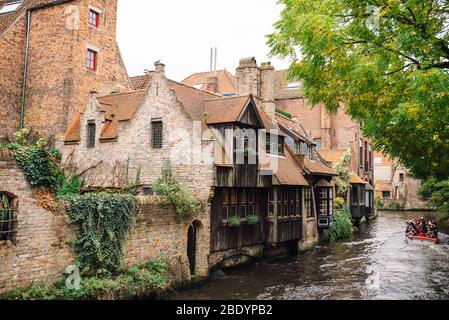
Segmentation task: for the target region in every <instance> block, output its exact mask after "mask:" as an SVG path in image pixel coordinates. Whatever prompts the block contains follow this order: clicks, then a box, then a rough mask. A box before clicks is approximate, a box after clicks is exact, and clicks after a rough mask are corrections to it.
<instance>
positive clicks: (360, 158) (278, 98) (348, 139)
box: [183, 59, 374, 220]
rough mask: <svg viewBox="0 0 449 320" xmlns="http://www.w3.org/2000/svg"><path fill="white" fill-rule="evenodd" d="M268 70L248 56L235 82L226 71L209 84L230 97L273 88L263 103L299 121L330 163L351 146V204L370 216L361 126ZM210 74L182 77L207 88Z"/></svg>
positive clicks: (369, 154)
mask: <svg viewBox="0 0 449 320" xmlns="http://www.w3.org/2000/svg"><path fill="white" fill-rule="evenodd" d="M267 69H272V67H271V66H270V65H268V64H262V66H261V67H260V68H259V67H258V66H257V63H256V62H255V59H253V60H251V59H249V60H247V62H246V65H240V66H239V67H238V68H237V71H236V74H235V76H234V80H233V81H230V80H228V79H229V78H230V77H231V76H232V75H230V74H229V72H227V71H226V78H225V77H223V76H221V77H217V81H218V83H217V84H216V85H212V86H209V87H210V88H216V89H217V90H218V92H220V91H219V90H220V88H226V95H228V96H232V95H235V94H238V93H239V92H241V90H242V89H243V88H244V89H246V90H249V91H250V92H251V93H253V94H254V95H256V96H259V95H260V93H261V91H263V90H264V89H265V91H266V88H270V89H271V90H273V92H272V99H271V100H272V101H264V102H263V103H274V105H275V107H276V108H277V110H278V111H284V112H285V113H287V114H288V115H290V116H291V117H292V118H293V119H296V120H297V121H299V123H300V124H301V126H302V129H303V130H304V132H305V134H306V135H307V137H309V139H310V141H311V143H313V144H314V146H315V148H316V149H317V150H319V154H320V155H321V156H322V157H323V158H324V159H325V160H326V161H328V163H329V164H330V165H334V164H335V163H337V162H339V161H340V160H341V158H342V156H343V154H344V153H345V152H346V150H348V149H350V150H351V154H352V156H351V161H350V170H351V171H352V172H353V177H352V180H351V184H352V190H351V192H350V193H348V202H349V203H350V205H351V211H352V215H353V218H354V219H357V220H358V219H361V218H362V217H363V216H365V213H366V214H367V215H368V216H369V215H371V214H372V213H373V206H374V193H373V190H374V188H373V186H374V166H373V148H372V143H371V141H370V140H369V139H367V138H366V137H364V136H363V134H362V128H361V127H360V125H359V124H357V123H355V122H354V121H352V119H351V118H350V117H349V116H348V115H347V114H346V113H345V112H344V109H343V108H341V109H340V110H339V111H338V112H337V113H336V114H328V113H327V112H326V109H325V106H324V105H323V104H318V105H316V106H314V107H313V108H312V107H311V106H309V105H308V102H307V99H305V97H304V96H303V94H302V92H301V82H300V81H290V80H288V71H286V70H274V71H273V72H269V73H267V72H266V70H267ZM245 73H248V74H249V77H248V78H250V79H252V81H250V82H245V81H242V79H241V77H242V74H245ZM210 75H211V73H210V72H209V73H207V72H202V73H196V74H193V75H190V76H189V77H187V78H186V79H185V80H183V83H185V84H188V85H192V86H203V88H204V87H206V88H207V83H208V77H210ZM223 79H224V80H223ZM221 81H223V82H224V83H223V84H222V83H221ZM257 83H258V85H256V84H257ZM204 84H206V85H204ZM233 84H234V86H232V85H233ZM220 93H224V92H220Z"/></svg>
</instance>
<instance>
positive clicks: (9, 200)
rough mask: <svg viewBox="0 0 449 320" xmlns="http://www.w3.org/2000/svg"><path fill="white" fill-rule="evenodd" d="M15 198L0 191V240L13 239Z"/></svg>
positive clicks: (15, 217) (15, 224)
mask: <svg viewBox="0 0 449 320" xmlns="http://www.w3.org/2000/svg"><path fill="white" fill-rule="evenodd" d="M16 209H17V198H16V197H15V196H14V195H13V194H11V193H9V192H5V191H0V241H14V236H15V231H16V228H17V213H16Z"/></svg>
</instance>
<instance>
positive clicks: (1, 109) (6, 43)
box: [0, 14, 26, 136]
mask: <svg viewBox="0 0 449 320" xmlns="http://www.w3.org/2000/svg"><path fill="white" fill-rule="evenodd" d="M25 30H26V17H25V14H23V15H22V16H21V17H19V19H18V20H17V21H16V23H15V24H13V25H11V26H10V27H9V28H8V29H6V30H5V31H4V32H3V33H2V34H1V35H0V75H1V76H0V136H2V135H12V134H13V133H14V132H15V131H16V130H17V128H18V127H19V115H20V112H19V111H20V101H21V93H22V82H23V80H22V79H23V65H24V60H25V58H24V57H25Z"/></svg>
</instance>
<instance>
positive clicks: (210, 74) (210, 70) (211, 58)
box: [209, 48, 214, 77]
mask: <svg viewBox="0 0 449 320" xmlns="http://www.w3.org/2000/svg"><path fill="white" fill-rule="evenodd" d="M213 63H214V49H213V48H210V69H209V72H210V73H209V76H210V77H212V65H213Z"/></svg>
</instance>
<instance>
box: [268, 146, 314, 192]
mask: <svg viewBox="0 0 449 320" xmlns="http://www.w3.org/2000/svg"><path fill="white" fill-rule="evenodd" d="M284 153H285V157H279V158H278V160H279V162H278V169H277V172H276V173H275V176H276V178H277V180H278V181H279V183H280V184H282V185H290V186H308V185H309V184H308V183H307V181H306V179H305V178H304V176H303V175H302V172H303V171H302V169H301V167H300V165H299V163H298V162H297V160H296V159H295V158H296V156H295V155H294V153H293V151H292V150H291V149H290V148H289V146H288V145H287V144H286V145H285V147H284Z"/></svg>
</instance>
